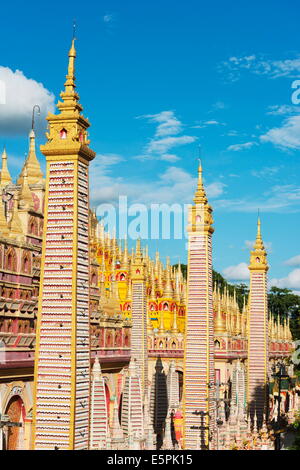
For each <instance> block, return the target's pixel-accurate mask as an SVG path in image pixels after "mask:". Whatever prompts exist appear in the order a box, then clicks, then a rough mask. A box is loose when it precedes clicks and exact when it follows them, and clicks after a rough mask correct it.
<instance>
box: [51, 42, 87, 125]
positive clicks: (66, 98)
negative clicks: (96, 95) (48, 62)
mask: <svg viewBox="0 0 300 470" xmlns="http://www.w3.org/2000/svg"><path fill="white" fill-rule="evenodd" d="M68 56H69V63H68V73H67V75H66V81H65V91H63V92H62V93H61V94H60V96H61V98H62V99H63V102H62V103H60V102H59V103H58V104H57V107H58V109H59V110H60V111H61V112H62V113H63V114H64V113H70V112H72V113H73V114H74V115H76V116H79V114H80V112H81V111H82V106H81V105H80V104H79V95H78V93H77V92H76V85H75V80H76V79H75V59H76V49H75V38H73V39H72V44H71V49H70V50H69V54H68Z"/></svg>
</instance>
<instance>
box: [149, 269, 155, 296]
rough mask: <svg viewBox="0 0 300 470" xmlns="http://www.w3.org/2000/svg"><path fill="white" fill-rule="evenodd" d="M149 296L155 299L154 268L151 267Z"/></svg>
mask: <svg viewBox="0 0 300 470" xmlns="http://www.w3.org/2000/svg"><path fill="white" fill-rule="evenodd" d="M150 288H151V292H150V298H149V300H152V301H156V292H155V290H156V289H155V275H154V268H153V266H152V267H151V274H150Z"/></svg>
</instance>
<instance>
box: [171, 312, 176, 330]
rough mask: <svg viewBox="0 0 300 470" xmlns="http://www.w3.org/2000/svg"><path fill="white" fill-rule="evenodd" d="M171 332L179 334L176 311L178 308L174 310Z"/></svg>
mask: <svg viewBox="0 0 300 470" xmlns="http://www.w3.org/2000/svg"><path fill="white" fill-rule="evenodd" d="M171 332H172V333H178V326H177V311H176V308H174V310H173V322H172V328H171Z"/></svg>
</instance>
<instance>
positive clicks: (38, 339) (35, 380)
mask: <svg viewBox="0 0 300 470" xmlns="http://www.w3.org/2000/svg"><path fill="white" fill-rule="evenodd" d="M49 173H50V172H49V162H48V161H47V162H46V191H45V199H44V208H45V210H44V212H45V216H44V230H43V242H42V260H41V274H40V284H39V302H38V316H37V327H36V343H35V355H34V384H33V412H32V439H31V447H32V449H34V444H35V432H36V402H37V399H36V396H37V379H38V357H39V351H40V330H41V318H42V301H43V284H44V266H45V251H46V236H47V224H48V211H47V207H48V198H49Z"/></svg>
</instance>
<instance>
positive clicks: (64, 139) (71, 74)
mask: <svg viewBox="0 0 300 470" xmlns="http://www.w3.org/2000/svg"><path fill="white" fill-rule="evenodd" d="M74 41H75V39H73V40H72V45H71V49H70V51H69V64H68V73H67V75H66V82H65V90H64V91H63V92H62V93H61V94H60V97H61V99H62V101H59V102H58V103H57V108H58V110H59V111H60V113H58V114H52V113H49V114H48V116H47V121H48V122H49V127H48V132H47V133H46V137H47V142H46V144H45V145H42V146H41V151H42V153H43V154H44V155H45V156H46V157H50V158H52V156H53V155H60V156H64V157H65V158H67V155H73V154H76V155H78V154H79V153H80V156H81V157H82V158H84V159H85V160H87V161H91V160H93V159H94V158H95V152H93V151H92V150H91V149H90V148H89V147H88V145H89V143H90V142H89V140H88V134H87V128H88V127H89V126H90V123H89V121H88V120H87V119H86V118H85V117H84V116H83V115H82V114H81V112H82V106H81V105H80V103H79V95H78V94H77V92H76V91H75V88H76V87H75V57H76V50H75V44H74ZM66 150H67V152H68V153H67V154H66Z"/></svg>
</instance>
